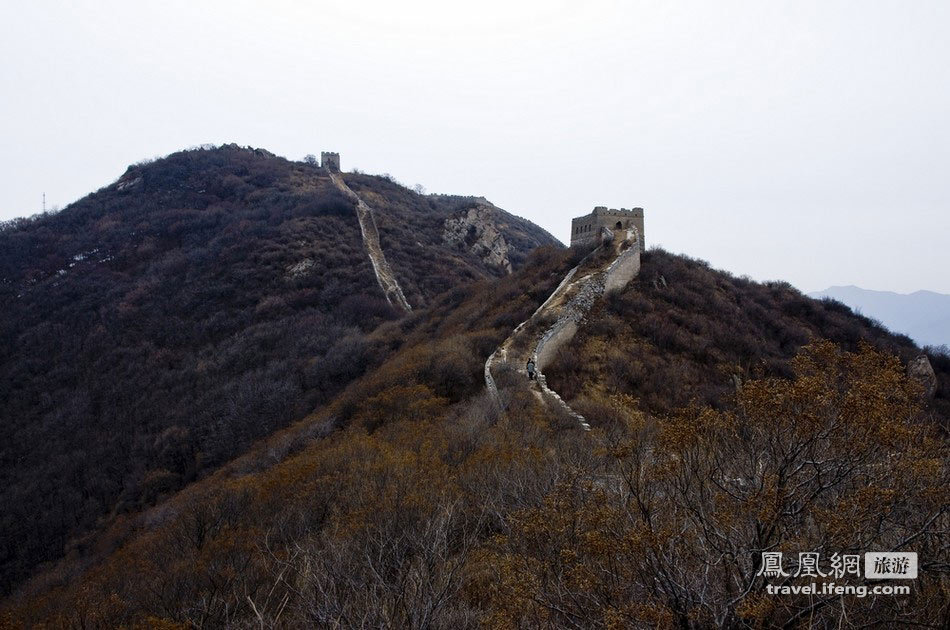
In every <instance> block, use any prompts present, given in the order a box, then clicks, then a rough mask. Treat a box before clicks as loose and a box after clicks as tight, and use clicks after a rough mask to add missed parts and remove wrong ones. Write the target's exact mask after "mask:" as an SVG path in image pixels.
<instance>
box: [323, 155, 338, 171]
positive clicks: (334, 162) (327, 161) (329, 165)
mask: <svg viewBox="0 0 950 630" xmlns="http://www.w3.org/2000/svg"><path fill="white" fill-rule="evenodd" d="M320 166H322V167H323V168H325V169H326V170H328V171H331V172H333V173H339V172H340V154H339V153H332V152H330V151H323V152H322V153H320Z"/></svg>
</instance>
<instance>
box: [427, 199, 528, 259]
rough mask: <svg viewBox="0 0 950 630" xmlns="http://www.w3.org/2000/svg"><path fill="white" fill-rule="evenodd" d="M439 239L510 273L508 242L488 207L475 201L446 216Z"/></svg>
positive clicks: (492, 211) (490, 208)
mask: <svg viewBox="0 0 950 630" xmlns="http://www.w3.org/2000/svg"><path fill="white" fill-rule="evenodd" d="M442 242H443V243H445V244H446V245H448V246H449V247H454V248H457V249H459V250H461V251H468V252H471V253H473V254H475V255H476V256H478V257H480V258H481V259H482V260H484V261H485V262H486V263H488V264H490V265H495V266H496V267H501V268H502V269H504V270H505V271H506V272H507V273H511V261H509V260H508V242H507V241H505V237H504V236H503V235H502V234H501V232H499V231H498V228H497V226H496V225H495V222H494V210H493V209H492V207H491V206H488V205H484V204H478V205H476V206H473V207H471V208H469V209H467V210H463V211H461V212H460V213H459V214H456V215H454V216H451V217H449V218H448V219H446V220H445V227H444V229H443V232H442Z"/></svg>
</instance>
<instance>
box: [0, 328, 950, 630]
mask: <svg viewBox="0 0 950 630" xmlns="http://www.w3.org/2000/svg"><path fill="white" fill-rule="evenodd" d="M390 369H397V368H395V367H391V368H390ZM792 371H793V378H792V379H785V378H780V377H771V378H766V379H759V380H751V381H749V382H747V383H745V384H744V385H743V386H742V388H741V390H740V391H739V392H738V393H737V394H736V397H735V401H734V403H735V404H734V405H730V406H729V409H727V410H716V409H713V408H710V407H708V406H692V407H687V408H683V409H680V410H677V412H676V413H675V414H673V415H671V416H670V417H667V418H662V419H659V418H652V417H649V416H646V415H645V414H643V413H642V412H641V411H639V409H638V408H637V404H636V401H635V400H633V399H630V398H628V397H622V396H621V397H615V398H614V399H612V401H611V405H612V414H610V415H609V417H608V416H604V417H603V418H600V419H599V420H600V421H599V422H598V423H597V424H598V425H599V428H597V429H595V430H594V431H593V432H592V433H590V434H587V433H580V432H578V431H576V430H564V429H560V428H557V427H554V426H552V424H551V423H550V422H549V419H548V418H547V415H546V413H545V411H544V409H543V408H540V407H538V406H537V403H536V401H535V400H534V398H533V397H532V396H530V395H528V396H525V397H520V396H516V398H515V400H513V401H512V404H511V405H510V406H509V408H508V409H507V411H506V412H505V413H504V414H502V415H500V416H499V415H498V414H497V413H496V412H494V411H493V410H492V409H491V408H490V407H486V401H485V400H484V399H481V398H479V397H475V398H474V399H469V400H468V401H466V402H463V403H460V404H457V405H454V406H447V401H446V399H444V398H442V397H439V396H438V395H436V394H435V393H434V392H433V391H432V390H431V389H430V388H428V387H427V386H425V385H423V384H417V385H415V386H390V387H388V388H386V389H384V390H382V391H380V392H379V393H378V394H377V395H376V396H374V397H369V398H365V399H364V404H361V405H359V406H358V409H356V410H355V411H354V415H353V418H358V419H359V422H353V423H351V425H350V426H349V428H347V429H345V430H343V431H339V432H336V433H334V434H332V435H330V436H328V437H326V438H324V439H322V440H318V441H316V442H313V443H311V444H310V445H309V446H307V447H306V448H304V449H303V450H301V451H299V452H297V453H296V454H293V455H291V456H289V457H287V458H286V459H284V460H283V461H281V462H279V463H277V464H276V465H273V466H271V467H269V468H267V469H265V470H262V471H259V472H254V473H250V474H246V475H240V476H230V477H222V478H220V479H217V480H216V482H215V483H212V484H205V485H203V486H201V487H196V488H194V489H192V490H191V491H186V493H185V494H183V495H182V496H180V497H178V498H177V499H175V500H173V501H170V502H168V504H167V505H165V506H163V507H161V508H157V509H155V510H154V511H153V512H152V514H151V515H150V516H149V519H150V522H149V523H148V525H147V526H145V528H144V529H143V530H142V531H140V532H138V533H137V534H136V535H135V536H133V537H132V538H131V539H130V540H129V541H128V542H127V543H126V544H125V545H124V546H123V547H122V548H121V549H120V550H118V551H117V552H116V553H114V554H112V555H111V557H109V558H107V559H106V560H105V561H104V562H101V563H99V564H96V565H94V566H92V567H90V568H89V569H88V570H87V571H85V572H84V573H82V574H80V575H77V576H76V577H75V578H74V579H72V580H71V581H69V582H68V583H66V584H64V585H61V586H52V588H49V589H48V590H46V591H44V592H39V593H36V594H34V595H33V596H32V597H27V598H24V599H22V600H21V601H20V602H19V603H18V604H17V605H16V606H14V607H12V608H10V609H8V610H7V613H6V614H7V615H8V616H7V620H8V622H9V623H11V624H16V625H22V626H30V625H34V624H39V625H44V624H46V625H51V626H55V627H62V626H66V627H116V626H122V625H124V626H127V627H135V626H136V624H150V623H154V624H158V623H164V624H167V625H168V627H175V626H174V624H181V626H180V627H224V626H226V627H250V626H254V627H273V626H280V627H367V626H368V627H398V628H447V627H499V628H510V627H577V628H601V627H612V628H627V627H634V628H635V627H642V628H653V627H689V628H694V627H695V628H701V627H709V626H712V625H719V626H723V627H736V628H740V627H749V628H752V627H780V626H792V627H794V626H802V625H806V624H812V625H814V626H824V627H832V626H834V627H862V626H863V625H866V624H868V623H884V625H895V624H898V623H916V624H936V623H938V622H939V621H940V620H941V619H944V618H945V616H946V614H947V598H946V589H947V588H948V579H950V578H948V575H947V569H946V566H947V562H948V559H950V558H948V554H947V549H948V546H947V538H946V537H947V527H948V525H950V523H948V513H947V509H948V508H947V506H948V502H950V496H948V487H950V483H948V482H950V470H948V466H947V461H948V460H947V455H948V451H947V444H946V441H945V439H943V438H942V437H941V436H940V435H939V434H938V430H937V427H936V425H935V424H934V423H933V422H932V421H931V419H930V418H929V417H928V416H927V414H925V413H922V411H921V408H920V403H919V400H920V399H919V390H918V388H917V386H916V384H914V383H911V382H908V381H907V380H906V378H905V377H904V374H903V369H902V366H901V363H900V361H899V360H897V359H896V358H895V357H894V356H893V355H888V354H885V353H882V352H880V351H877V350H874V349H873V348H871V347H870V346H868V345H864V346H862V347H861V349H860V350H859V351H858V352H857V353H848V352H843V351H841V350H840V349H839V348H838V347H836V346H835V345H834V344H831V343H828V342H818V343H814V344H812V345H810V346H808V347H807V348H805V349H804V350H803V351H802V352H801V353H800V354H799V355H798V357H797V358H796V359H795V360H794V361H793V364H792ZM390 378H394V376H391V377H390ZM383 380H384V381H385V380H389V379H383ZM398 399H409V400H412V401H413V402H412V404H409V405H405V406H402V407H400V406H399V405H396V404H392V403H391V402H389V401H390V400H393V401H394V400H398ZM377 412H378V413H377ZM368 424H369V425H373V426H372V430H368V427H367V425H368ZM871 549H888V550H889V549H912V550H915V551H917V552H918V553H919V554H920V558H921V578H920V579H919V580H917V581H916V582H915V583H914V590H913V592H912V594H911V595H910V596H909V597H894V598H883V597H881V598H867V599H849V598H841V597H836V598H831V599H817V600H816V599H806V598H801V599H796V598H784V599H778V598H770V597H767V596H765V595H764V592H763V589H764V584H765V582H764V579H763V578H761V577H756V573H757V570H758V562H759V558H760V553H761V551H763V550H783V551H786V552H788V554H789V556H791V555H792V554H793V553H794V552H797V551H818V552H822V553H823V555H825V556H826V557H827V554H830V553H833V552H839V553H845V552H863V551H865V550H871Z"/></svg>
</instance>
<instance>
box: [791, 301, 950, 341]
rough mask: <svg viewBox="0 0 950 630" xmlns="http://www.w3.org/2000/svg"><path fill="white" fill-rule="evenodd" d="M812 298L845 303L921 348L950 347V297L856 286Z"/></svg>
mask: <svg viewBox="0 0 950 630" xmlns="http://www.w3.org/2000/svg"><path fill="white" fill-rule="evenodd" d="M809 295H810V296H811V297H814V298H823V297H830V298H834V299H836V300H838V301H839V302H843V303H844V304H847V305H848V306H850V307H851V308H852V309H854V310H856V311H858V312H860V313H861V314H862V315H866V316H867V317H872V318H874V319H876V320H878V321H880V322H881V323H882V324H884V325H885V326H887V327H888V328H890V329H891V330H893V331H894V332H899V333H903V334H905V335H907V336H909V337H910V338H912V339H913V340H914V341H916V342H917V343H918V344H920V345H921V346H941V345H950V295H945V294H943V293H934V292H933V291H915V292H913V293H906V294H905V293H894V292H892V291H871V290H870V289H862V288H861V287H856V286H847V287H829V288H827V289H825V290H824V291H817V292H815V293H809Z"/></svg>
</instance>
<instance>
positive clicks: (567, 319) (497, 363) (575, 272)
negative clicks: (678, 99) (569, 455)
mask: <svg viewBox="0 0 950 630" xmlns="http://www.w3.org/2000/svg"><path fill="white" fill-rule="evenodd" d="M321 166H322V167H323V168H324V169H325V170H326V171H327V173H328V174H329V176H330V179H331V180H332V181H333V184H334V185H335V186H336V187H337V188H338V189H339V190H340V191H341V192H342V193H343V194H344V195H346V196H347V197H348V198H349V199H351V200H352V201H354V202H355V203H356V214H357V217H358V219H359V224H360V231H361V233H362V236H363V244H364V246H365V248H366V252H367V254H368V255H369V259H370V262H371V263H372V265H373V271H374V273H375V274H376V281H377V282H378V283H379V286H380V288H381V289H382V290H383V293H384V294H385V295H386V300H387V301H388V302H389V303H390V304H394V305H398V306H399V307H401V308H402V309H403V310H405V311H406V312H409V311H411V310H412V307H411V306H410V305H409V302H408V301H407V300H406V297H405V295H404V294H403V291H402V288H401V287H400V286H399V283H398V281H397V280H396V275H395V274H394V273H393V270H392V268H391V267H390V266H389V263H388V262H387V260H386V256H385V254H384V253H383V249H382V246H381V245H380V242H379V230H378V229H377V227H376V219H375V217H374V216H373V210H372V208H370V206H368V205H367V204H366V203H365V202H364V201H363V200H362V199H361V198H360V196H359V195H357V194H356V193H355V192H354V191H353V190H352V189H351V188H350V187H349V186H347V184H346V182H345V181H344V180H343V177H342V175H341V173H340V156H339V154H338V153H328V152H324V153H323V154H322V155H321ZM643 232H644V230H643V208H633V209H632V210H627V209H625V208H621V209H619V210H615V209H609V208H606V207H604V206H598V207H596V208H594V210H593V211H592V212H591V213H590V214H587V215H584V216H581V217H577V218H575V219H573V220H572V222H571V247H590V246H593V249H592V250H591V252H590V253H588V254H587V255H586V256H585V257H584V258H583V259H582V260H581V262H580V263H578V264H577V266H576V267H574V268H573V269H571V270H570V271H569V272H568V273H567V275H566V276H565V277H564V279H563V280H562V281H561V283H560V284H559V285H558V286H557V288H556V289H555V290H554V292H553V293H551V295H550V296H548V298H547V300H545V301H544V303H543V304H541V306H539V307H538V308H537V310H535V311H534V313H533V314H532V315H531V317H529V318H528V319H527V320H525V321H523V322H521V323H520V324H518V326H517V327H516V328H515V329H514V330H513V331H512V333H511V335H509V336H508V338H507V339H505V341H504V342H503V343H502V344H501V345H500V346H499V347H498V348H496V349H495V351H494V352H492V353H491V355H489V357H488V359H487V360H486V361H485V368H484V376H485V387H486V389H487V390H488V393H489V395H490V396H491V398H492V399H493V400H494V401H495V403H496V405H497V406H498V407H499V408H503V407H504V406H505V398H506V395H505V394H506V391H505V390H507V389H508V388H510V387H526V388H528V389H530V390H531V391H532V393H533V394H534V395H535V396H536V397H537V398H538V399H539V400H541V401H542V402H544V403H545V404H546V405H547V406H548V407H549V408H550V409H552V411H555V412H558V413H563V414H565V415H567V416H568V417H570V418H572V419H573V420H574V421H576V422H577V424H578V426H579V427H580V428H582V429H584V430H587V431H589V430H590V424H589V423H588V422H587V420H586V419H585V418H584V416H582V415H581V414H579V413H577V412H576V411H575V410H574V409H572V408H571V406H570V405H568V404H567V403H566V402H565V401H564V399H563V398H561V396H560V395H559V394H558V393H557V392H556V391H554V390H553V389H551V387H549V386H548V383H547V378H546V377H545V375H544V368H545V367H546V366H548V365H550V363H551V360H552V359H553V358H554V357H555V356H556V354H557V351H558V349H559V348H561V347H563V346H564V344H566V343H568V342H569V341H570V340H571V339H572V338H573V337H574V335H575V334H576V333H577V330H578V328H579V327H580V326H581V325H582V324H583V322H584V319H585V317H586V316H587V314H588V313H589V312H590V309H591V308H592V307H593V306H594V304H595V303H596V302H597V300H598V299H600V298H601V297H602V296H604V295H607V294H609V293H611V292H613V291H619V290H621V289H623V288H624V287H625V286H626V285H627V284H628V283H629V282H630V281H631V280H632V279H633V278H634V277H636V275H637V273H639V271H640V253H641V252H642V251H643V242H644V236H643ZM509 271H510V267H509ZM528 361H531V362H533V364H534V372H535V373H534V378H533V379H529V377H528V376H529V375H528V373H527V371H526V366H527V364H528ZM501 373H505V374H507V375H509V377H510V378H508V379H507V380H506V382H505V384H504V385H503V386H501V387H499V383H498V380H496V377H495V374H501Z"/></svg>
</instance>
